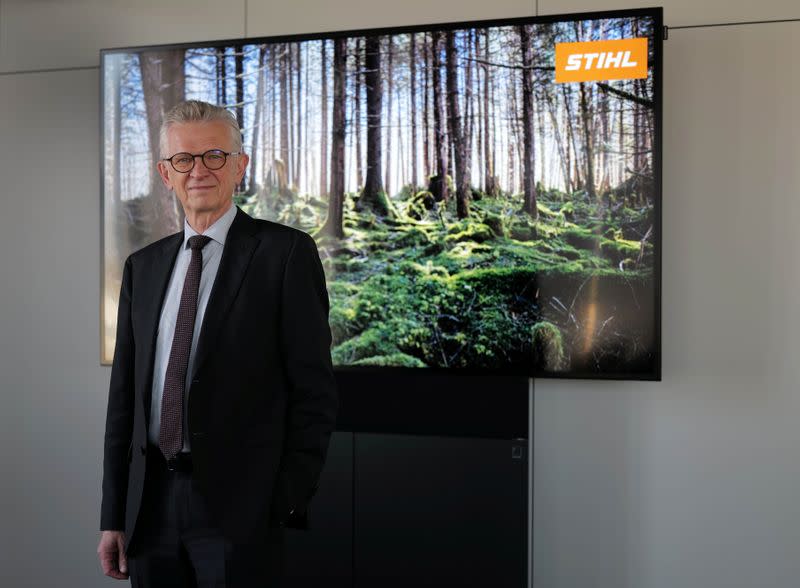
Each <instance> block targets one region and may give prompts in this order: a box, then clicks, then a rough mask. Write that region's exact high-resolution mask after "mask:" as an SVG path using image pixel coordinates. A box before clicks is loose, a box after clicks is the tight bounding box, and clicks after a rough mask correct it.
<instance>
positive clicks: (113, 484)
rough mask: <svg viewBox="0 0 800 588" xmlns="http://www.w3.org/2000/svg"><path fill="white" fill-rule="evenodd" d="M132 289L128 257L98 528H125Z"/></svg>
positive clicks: (110, 394)
mask: <svg viewBox="0 0 800 588" xmlns="http://www.w3.org/2000/svg"><path fill="white" fill-rule="evenodd" d="M132 290H133V284H132V270H131V260H130V258H128V259H127V260H126V262H125V269H124V271H123V274H122V287H121V289H120V295H119V311H118V314H117V341H116V347H115V349H114V360H113V363H112V367H111V384H110V386H109V391H108V411H107V414H106V432H105V442H104V448H103V499H102V505H101V507H100V529H101V530H119V531H121V530H124V529H125V502H126V498H127V489H128V459H127V456H128V448H129V447H130V443H131V433H132V431H133V410H134V388H133V369H134V341H133V328H132V326H131V294H132Z"/></svg>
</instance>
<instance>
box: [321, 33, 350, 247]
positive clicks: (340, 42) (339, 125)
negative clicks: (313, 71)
mask: <svg viewBox="0 0 800 588" xmlns="http://www.w3.org/2000/svg"><path fill="white" fill-rule="evenodd" d="M346 43H347V40H346V39H344V38H342V37H338V38H336V39H334V40H333V121H332V128H331V190H330V195H329V197H328V219H327V221H326V222H325V226H324V227H323V231H324V232H326V233H327V234H329V235H332V236H333V237H336V238H338V239H341V238H342V237H344V228H343V222H342V221H343V213H344V140H345V130H346V121H345V107H346V104H345V91H344V89H345V83H346V80H345V69H346V67H347V62H346V57H345V44H346Z"/></svg>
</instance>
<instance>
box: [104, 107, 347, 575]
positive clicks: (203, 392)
mask: <svg viewBox="0 0 800 588" xmlns="http://www.w3.org/2000/svg"><path fill="white" fill-rule="evenodd" d="M160 147H161V151H162V158H163V159H162V160H161V161H159V162H158V170H159V173H160V175H161V178H162V179H163V181H164V184H165V185H166V186H167V187H168V188H169V189H171V190H174V192H175V194H176V195H177V197H178V199H179V200H180V202H181V205H182V206H183V210H184V212H185V213H186V220H185V223H184V231H183V232H182V233H177V234H175V235H171V236H169V237H166V238H164V239H161V240H160V241H157V242H156V243H153V244H151V245H149V246H147V247H145V248H143V249H141V250H140V251H137V252H136V253H134V254H133V255H131V256H130V257H129V258H128V259H127V260H126V262H125V269H124V272H123V278H122V287H121V291H120V300H119V315H118V322H117V340H116V349H115V352H114V361H113V367H112V370H111V384H110V390H109V398H108V414H107V421H106V433H105V450H104V460H103V500H102V507H101V526H100V528H101V530H102V536H101V539H100V544H99V546H98V548H97V552H98V556H99V558H100V561H101V565H102V568H103V572H104V573H105V574H106V575H108V576H110V577H113V578H117V579H126V578H128V577H130V579H131V583H132V585H133V586H140V587H146V588H155V587H160V586H169V587H171V588H175V587H182V586H187V587H188V586H200V587H205V586H227V587H228V588H238V587H240V586H247V587H248V588H252V587H255V586H277V585H278V584H279V581H280V577H281V575H282V559H283V558H282V549H283V534H284V527H285V526H287V525H288V526H301V527H302V526H305V525H306V518H305V511H306V507H307V505H308V502H309V500H310V499H311V497H312V495H313V494H314V492H315V490H316V486H317V483H318V479H319V475H320V472H321V469H322V465H323V462H324V459H325V455H326V452H327V446H328V442H329V439H330V435H331V432H332V430H333V427H334V421H335V415H336V409H337V396H336V387H335V382H334V376H333V369H332V366H331V358H330V342H331V335H330V329H329V327H328V322H327V317H328V298H327V293H326V290H325V278H324V275H323V272H322V265H321V263H320V260H319V255H318V253H317V249H316V246H315V244H314V241H313V240H312V239H311V237H309V236H308V235H306V234H305V233H303V232H301V231H297V230H295V229H292V228H289V227H284V226H282V225H278V224H275V223H270V222H267V221H261V220H255V219H252V218H251V217H249V216H248V215H246V214H245V213H243V212H242V211H241V210H239V209H238V208H237V207H235V206H233V203H232V195H233V192H234V190H235V187H236V186H237V185H239V183H240V182H241V180H242V177H243V176H244V173H245V170H246V169H247V164H248V156H247V155H245V154H244V153H243V152H242V143H241V134H240V131H239V127H238V125H237V123H236V119H235V118H234V117H233V116H232V115H231V114H230V113H229V112H228V111H226V110H225V109H222V108H219V107H216V106H213V105H210V104H206V103H203V102H198V101H187V102H183V103H181V104H178V105H177V106H176V107H175V108H173V109H172V110H171V111H170V112H169V113H168V114H167V115H166V116H165V118H164V122H163V125H162V128H161V146H160Z"/></svg>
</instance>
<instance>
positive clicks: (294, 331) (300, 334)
mask: <svg viewBox="0 0 800 588" xmlns="http://www.w3.org/2000/svg"><path fill="white" fill-rule="evenodd" d="M328 304H329V303H328V293H327V290H326V288H325V274H324V272H323V270H322V263H321V262H320V259H319V253H318V252H317V246H316V244H315V243H314V240H313V239H312V238H311V237H310V236H309V235H307V234H306V233H298V236H297V238H296V239H295V242H294V245H293V246H292V248H291V251H290V253H289V255H288V260H287V263H286V268H285V273H284V280H283V289H282V293H281V311H282V312H281V319H280V320H281V346H282V350H283V355H284V364H285V366H286V373H287V376H288V381H289V398H288V406H287V433H286V440H285V444H284V452H283V456H282V459H281V468H280V472H279V478H278V485H277V491H278V495H277V496H276V497H275V501H274V503H273V506H274V508H275V509H276V510H277V512H274V513H273V514H274V516H277V517H278V519H279V520H280V521H281V522H283V521H285V520H286V519H287V517H288V515H289V513H290V512H291V511H294V513H295V514H294V515H293V518H294V519H295V521H296V520H298V518H300V519H301V520H303V521H304V522H303V523H301V524H297V523H296V522H295V523H294V524H293V522H292V520H290V521H289V523H288V524H289V526H299V527H305V526H307V521H305V519H304V513H305V509H306V506H307V504H308V502H309V501H310V499H311V497H312V496H313V495H314V492H315V491H316V489H317V485H318V482H319V477H320V474H321V472H322V466H323V463H324V461H325V456H326V453H327V450H328V443H329V441H330V436H331V433H332V432H333V429H334V426H335V422H336V413H337V410H338V395H337V390H336V380H335V377H334V373H333V365H332V362H331V353H330V347H331V331H330V327H329V325H328Z"/></svg>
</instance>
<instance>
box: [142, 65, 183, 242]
mask: <svg viewBox="0 0 800 588" xmlns="http://www.w3.org/2000/svg"><path fill="white" fill-rule="evenodd" d="M184 56H185V51H182V50H167V51H158V52H150V53H143V54H142V55H141V56H140V57H139V67H140V68H141V75H142V92H143V94H144V105H145V112H146V116H147V135H148V139H149V142H150V156H151V161H153V162H157V161H158V160H160V159H161V157H162V155H161V150H160V146H159V138H160V137H159V135H160V131H161V121H162V119H163V118H164V115H165V114H166V113H167V112H168V111H169V110H170V109H171V108H172V107H173V106H175V105H176V104H178V102H180V101H182V100H183V99H184V96H185V87H186V75H185V73H184V69H183V62H184ZM167 155H172V154H165V156H167ZM151 169H152V172H151V173H152V177H151V186H152V192H151V199H152V200H151V202H152V211H153V223H152V227H153V233H152V235H153V236H154V237H156V238H160V237H163V236H165V235H169V234H170V233H174V232H176V231H180V230H181V229H182V228H183V217H184V213H183V208H182V207H181V204H180V202H179V201H178V199H177V198H176V197H175V196H174V195H173V194H172V192H171V191H169V190H167V188H166V187H165V186H164V184H163V182H162V181H161V177H160V175H159V173H158V169H157V168H156V166H155V165H152V166H151Z"/></svg>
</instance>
